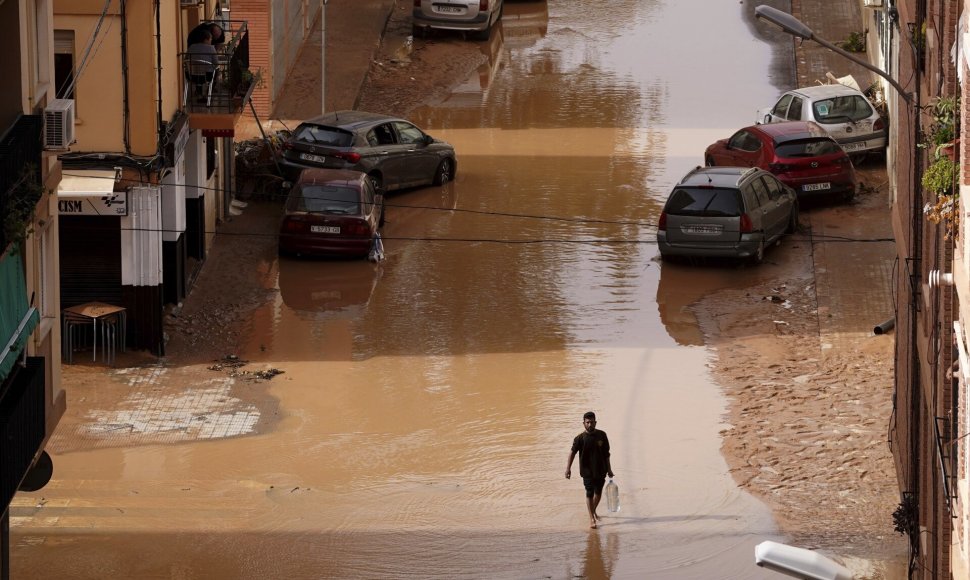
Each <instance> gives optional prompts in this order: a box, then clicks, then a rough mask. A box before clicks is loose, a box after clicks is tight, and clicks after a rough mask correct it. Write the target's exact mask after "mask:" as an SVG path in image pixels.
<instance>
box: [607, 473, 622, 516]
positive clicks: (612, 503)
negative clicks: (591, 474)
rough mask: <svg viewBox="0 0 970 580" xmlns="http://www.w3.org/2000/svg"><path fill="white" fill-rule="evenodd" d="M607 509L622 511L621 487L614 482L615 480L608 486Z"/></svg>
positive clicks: (611, 480)
mask: <svg viewBox="0 0 970 580" xmlns="http://www.w3.org/2000/svg"><path fill="white" fill-rule="evenodd" d="M606 509H608V510H610V511H611V512H618V511H620V487H619V486H618V485H616V483H614V482H613V478H610V482H609V483H607V484H606Z"/></svg>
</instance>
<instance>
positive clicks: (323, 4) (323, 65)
mask: <svg viewBox="0 0 970 580" xmlns="http://www.w3.org/2000/svg"><path fill="white" fill-rule="evenodd" d="M326 112H327V0H320V114H321V115H322V114H324V113H326Z"/></svg>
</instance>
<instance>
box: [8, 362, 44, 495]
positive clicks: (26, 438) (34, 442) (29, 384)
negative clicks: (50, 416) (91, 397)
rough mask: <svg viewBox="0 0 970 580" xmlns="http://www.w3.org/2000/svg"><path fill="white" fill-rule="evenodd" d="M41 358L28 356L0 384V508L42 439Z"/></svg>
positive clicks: (38, 449)
mask: <svg viewBox="0 0 970 580" xmlns="http://www.w3.org/2000/svg"><path fill="white" fill-rule="evenodd" d="M44 388H45V387H44V359H43V358H39V357H30V358H28V359H27V364H26V366H24V367H20V368H18V370H17V372H15V373H13V374H12V375H11V376H10V379H9V380H8V381H7V382H6V383H4V384H3V385H0V511H3V510H6V508H7V506H9V505H10V500H11V499H13V496H14V494H15V493H17V487H19V486H20V482H21V480H23V478H24V475H26V474H27V470H28V469H29V468H30V464H31V462H32V461H33V460H34V456H35V455H36V454H37V452H38V451H40V446H41V443H43V441H44V435H45V433H44V430H45V429H46V426H45V423H46V419H45V417H44Z"/></svg>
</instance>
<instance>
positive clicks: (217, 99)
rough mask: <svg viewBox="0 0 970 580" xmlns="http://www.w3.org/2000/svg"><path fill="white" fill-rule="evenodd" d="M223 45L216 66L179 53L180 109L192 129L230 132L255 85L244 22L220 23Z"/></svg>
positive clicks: (256, 78)
mask: <svg viewBox="0 0 970 580" xmlns="http://www.w3.org/2000/svg"><path fill="white" fill-rule="evenodd" d="M220 24H224V27H223V28H224V30H225V32H226V44H225V45H224V46H223V47H222V48H221V49H220V50H219V51H218V52H217V55H216V62H215V63H212V62H210V61H208V60H205V59H200V58H199V56H200V55H198V54H192V53H189V52H183V53H181V54H180V55H179V59H180V60H181V65H182V71H183V73H184V74H183V75H182V83H183V89H182V108H183V109H184V110H185V112H186V113H188V114H189V126H190V127H192V128H193V129H218V130H232V129H233V127H234V126H235V122H236V119H237V118H238V116H239V115H240V114H241V113H242V112H243V110H244V109H245V107H246V105H247V104H248V103H249V98H250V97H251V96H252V94H253V89H255V88H256V85H257V84H259V78H258V73H257V76H254V74H253V73H252V72H250V70H249V34H248V30H247V28H246V22H245V21H239V20H227V21H222V22H220Z"/></svg>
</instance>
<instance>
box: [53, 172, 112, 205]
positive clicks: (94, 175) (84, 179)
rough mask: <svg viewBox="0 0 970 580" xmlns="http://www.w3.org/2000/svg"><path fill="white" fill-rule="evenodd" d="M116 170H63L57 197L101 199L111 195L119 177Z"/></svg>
mask: <svg viewBox="0 0 970 580" xmlns="http://www.w3.org/2000/svg"><path fill="white" fill-rule="evenodd" d="M120 173H121V172H120V171H119V170H116V169H65V170H64V173H63V174H62V176H61V183H60V184H58V186H57V197H72V198H78V197H103V196H105V195H111V194H112V192H114V189H115V182H116V181H118V179H119V178H120V177H121V175H120Z"/></svg>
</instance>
